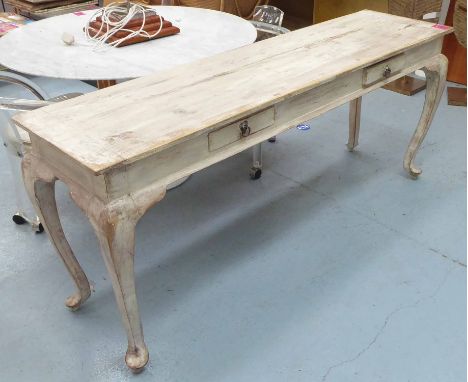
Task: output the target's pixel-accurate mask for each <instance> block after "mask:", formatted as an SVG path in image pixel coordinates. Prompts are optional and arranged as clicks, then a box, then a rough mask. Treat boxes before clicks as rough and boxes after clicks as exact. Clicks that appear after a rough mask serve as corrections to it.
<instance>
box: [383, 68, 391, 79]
mask: <svg viewBox="0 0 468 382" xmlns="http://www.w3.org/2000/svg"><path fill="white" fill-rule="evenodd" d="M391 75H392V69H390V66H388V65H387V66H386V67H385V69H384V72H383V76H384V77H385V78H389V77H390V76H391Z"/></svg>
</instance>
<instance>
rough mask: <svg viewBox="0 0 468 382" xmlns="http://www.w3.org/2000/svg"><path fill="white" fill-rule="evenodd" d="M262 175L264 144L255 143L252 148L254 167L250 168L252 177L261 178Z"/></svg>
mask: <svg viewBox="0 0 468 382" xmlns="http://www.w3.org/2000/svg"><path fill="white" fill-rule="evenodd" d="M261 176H262V144H261V143H259V144H258V145H255V146H254V147H253V150H252V167H251V169H250V178H251V179H253V180H257V179H260V177H261Z"/></svg>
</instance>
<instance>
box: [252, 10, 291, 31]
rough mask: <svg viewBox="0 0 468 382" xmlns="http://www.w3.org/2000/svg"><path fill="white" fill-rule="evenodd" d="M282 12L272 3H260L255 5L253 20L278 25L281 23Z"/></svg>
mask: <svg viewBox="0 0 468 382" xmlns="http://www.w3.org/2000/svg"><path fill="white" fill-rule="evenodd" d="M283 17H284V12H283V11H282V10H281V9H279V8H276V7H274V6H272V5H260V6H257V7H255V11H254V14H253V17H252V20H253V21H258V22H261V23H265V24H271V25H276V26H278V27H280V26H281V25H282V24H283Z"/></svg>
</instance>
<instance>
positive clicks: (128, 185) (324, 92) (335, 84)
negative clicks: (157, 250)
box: [31, 38, 442, 202]
mask: <svg viewBox="0 0 468 382" xmlns="http://www.w3.org/2000/svg"><path fill="white" fill-rule="evenodd" d="M441 47H442V38H440V39H437V40H433V41H431V42H428V43H426V44H424V45H421V46H418V47H415V48H411V49H408V50H406V51H404V52H399V53H398V54H397V55H395V57H396V59H395V62H397V63H398V68H397V71H392V72H391V73H390V75H389V76H384V75H383V73H382V77H379V76H378V75H377V76H376V73H375V70H374V69H372V68H378V67H379V63H373V64H372V65H369V66H368V67H366V68H362V69H360V70H356V71H354V72H350V73H346V74H343V75H341V76H339V77H337V78H335V79H333V80H331V81H329V82H327V83H325V84H322V85H320V86H317V87H315V88H312V89H311V90H308V91H305V92H303V93H301V94H297V95H293V96H290V97H288V98H286V99H283V100H281V101H279V102H277V103H276V104H272V105H266V106H265V109H264V110H267V109H269V108H272V107H273V108H274V121H273V123H272V124H271V125H269V126H268V127H265V128H262V129H260V130H258V131H254V133H252V134H250V135H247V136H245V137H240V139H238V140H236V141H235V142H232V143H230V144H227V145H225V146H223V147H220V148H218V149H215V150H213V148H211V150H210V145H209V142H210V139H209V134H210V133H212V132H213V131H216V130H218V129H222V128H224V127H226V126H227V125H232V122H230V123H229V124H224V125H221V126H216V127H215V128H213V129H211V130H210V131H207V132H205V133H203V134H202V135H200V136H197V137H195V138H190V139H188V140H186V141H184V142H181V143H179V144H177V145H175V146H172V147H169V148H167V149H164V150H163V151H161V152H158V153H155V154H153V155H151V156H148V157H146V158H143V159H140V160H138V161H136V162H134V163H130V164H128V165H123V166H121V167H118V168H114V169H111V170H109V171H107V172H105V173H103V174H101V175H98V176H96V175H94V174H93V173H92V172H91V171H90V170H88V169H87V168H85V167H82V166H81V165H79V164H78V162H76V161H75V160H73V159H72V158H70V157H67V156H64V155H63V153H61V152H60V151H59V150H58V149H56V148H55V147H53V146H51V145H50V144H48V143H47V142H45V141H43V140H41V139H40V138H38V137H35V136H31V141H32V147H33V150H34V151H35V152H36V153H37V154H39V155H40V157H42V158H44V160H46V162H48V163H49V164H50V165H51V167H53V168H54V170H55V171H56V173H57V177H58V178H59V179H62V180H63V181H64V182H65V183H67V180H70V179H72V180H73V182H75V183H78V184H79V185H81V186H82V187H83V188H85V189H87V190H88V192H90V193H92V194H94V195H95V196H97V197H98V198H100V199H101V200H103V201H105V202H109V201H110V200H113V199H117V198H120V197H122V196H124V195H127V194H131V193H134V192H137V191H141V190H142V189H144V188H146V187H155V186H161V187H165V186H167V185H168V184H170V183H172V182H174V181H176V180H178V179H180V178H182V177H185V176H187V175H190V174H193V173H195V172H197V171H200V170H202V169H203V168H206V167H208V166H210V165H213V164H215V163H217V162H219V161H221V160H223V159H226V158H228V157H231V156H233V155H235V154H237V153H239V152H241V151H244V150H246V149H248V148H250V147H252V146H254V145H257V144H259V143H261V142H263V141H265V140H267V139H268V138H270V137H273V136H275V135H278V134H279V133H281V132H284V131H286V130H288V129H290V128H291V127H294V126H296V125H297V124H299V123H301V122H304V121H307V120H310V119H312V118H315V117H317V116H319V115H321V114H323V113H325V112H327V111H329V110H331V109H334V108H336V107H338V106H341V105H343V104H345V103H347V102H350V101H352V100H354V99H356V98H358V97H361V96H363V95H365V94H366V93H369V92H371V91H373V90H375V89H378V88H381V87H382V86H384V85H385V84H387V83H389V82H391V81H394V80H396V79H398V78H400V77H402V76H404V75H407V74H409V73H412V72H414V71H415V70H417V69H420V68H422V67H424V66H425V64H426V63H427V62H428V61H429V60H431V59H432V58H433V57H434V56H436V55H438V54H440V51H441ZM384 61H385V62H388V61H389V62H392V57H387V58H385V60H382V62H384ZM369 68H370V70H369ZM369 73H371V75H372V78H373V80H375V82H374V83H371V84H369V83H368V81H369V80H368V78H370V76H369ZM258 113H259V112H258V111H257V112H255V113H254V114H252V116H255V115H256V114H258ZM248 118H249V117H247V118H245V117H244V118H239V123H241V122H242V121H244V120H246V119H248Z"/></svg>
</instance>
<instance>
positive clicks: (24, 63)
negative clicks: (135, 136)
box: [0, 6, 257, 80]
mask: <svg viewBox="0 0 468 382" xmlns="http://www.w3.org/2000/svg"><path fill="white" fill-rule="evenodd" d="M154 8H156V10H157V12H158V14H160V15H161V16H163V17H164V18H165V19H167V20H168V21H171V22H172V23H173V24H174V25H175V26H177V27H179V28H180V30H181V32H180V34H178V35H175V36H170V37H165V38H161V39H156V40H152V41H148V42H144V43H140V44H135V45H129V46H125V47H121V48H111V47H109V48H105V49H103V50H96V49H94V47H93V44H92V42H90V41H88V40H87V39H86V37H85V34H84V32H83V27H84V25H85V24H86V22H87V21H88V19H89V18H90V17H91V15H92V14H93V12H95V10H93V11H86V12H77V13H76V14H75V13H70V14H66V15H62V16H57V17H52V18H49V19H45V20H41V21H36V22H34V23H31V24H28V25H26V26H24V27H21V28H17V29H15V30H13V31H11V32H9V33H8V34H6V35H5V36H4V37H2V38H0V64H2V65H3V66H5V67H7V68H10V69H12V70H16V71H18V72H21V73H26V74H32V75H38V76H46V77H54V78H67V79H80V80H117V79H128V78H136V77H141V76H144V75H148V74H151V73H154V72H156V71H159V70H163V69H169V68H172V67H174V66H176V65H180V64H185V63H189V62H192V61H195V60H197V59H201V58H204V57H208V56H212V55H214V54H217V53H221V52H224V51H227V50H230V49H234V48H238V47H240V46H244V45H248V44H251V43H253V42H254V41H255V39H256V37H257V32H256V30H255V28H254V27H253V26H252V25H251V23H250V22H248V21H246V20H244V19H242V18H240V17H237V16H234V15H231V14H228V13H224V12H218V11H212V10H208V9H202V8H189V7H169V6H159V7H154ZM64 32H67V33H70V34H72V35H73V36H74V38H75V44H73V45H66V44H64V43H63V41H62V34H63V33H64Z"/></svg>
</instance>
